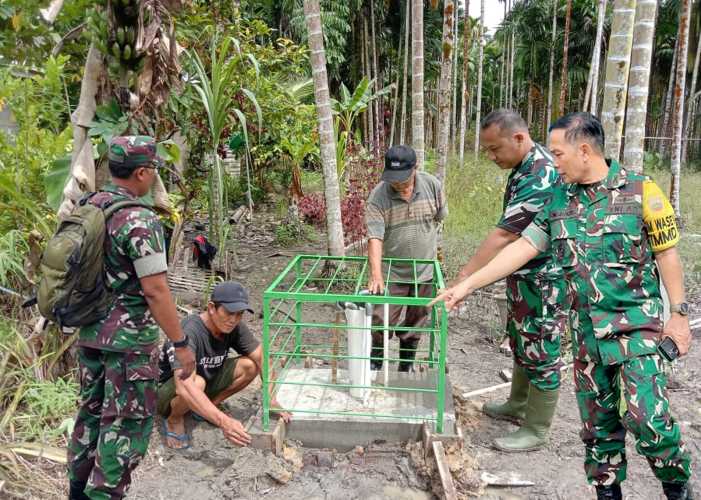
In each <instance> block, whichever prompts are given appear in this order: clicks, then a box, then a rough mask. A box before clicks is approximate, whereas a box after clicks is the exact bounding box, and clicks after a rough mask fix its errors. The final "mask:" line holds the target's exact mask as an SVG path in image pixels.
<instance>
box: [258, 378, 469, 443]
mask: <svg viewBox="0 0 701 500" xmlns="http://www.w3.org/2000/svg"><path fill="white" fill-rule="evenodd" d="M305 371H307V372H314V371H316V370H305ZM319 372H321V370H319ZM433 375H434V376H435V373H434V374H433ZM293 376H295V375H294V374H293ZM304 376H305V377H307V380H309V377H316V376H321V377H323V376H325V374H324V373H321V374H310V373H306V374H304ZM429 377H431V373H430V372H429V373H416V374H406V373H397V372H395V373H394V374H393V376H392V380H390V384H389V385H390V386H394V387H417V388H420V387H427V386H429V385H428V383H429V382H431V380H430V379H429ZM371 391H372V393H371V394H370V397H369V398H368V399H367V400H366V401H365V403H364V404H363V405H362V406H363V407H362V408H361V407H359V406H358V405H360V404H361V403H359V402H358V401H357V400H353V399H352V398H350V396H348V395H347V394H348V391H347V389H346V390H344V389H335V388H328V387H324V388H321V389H320V388H318V387H312V386H304V385H282V386H281V388H280V390H279V391H278V393H277V396H276V397H277V400H278V401H279V402H280V404H281V405H282V406H283V407H284V408H286V409H288V410H290V411H291V412H292V421H291V422H289V423H288V424H285V423H284V422H282V421H279V422H277V423H273V422H271V427H270V431H269V432H265V431H263V430H262V425H261V412H259V413H258V414H257V415H256V416H254V417H252V418H251V420H250V421H249V423H248V425H247V428H248V431H249V433H250V434H251V436H252V438H253V440H254V441H253V446H255V447H257V448H263V449H269V450H272V451H274V452H275V451H277V452H278V453H279V452H280V450H281V448H282V441H284V440H285V439H292V440H295V441H299V442H301V443H302V445H303V446H305V447H309V448H333V449H336V450H338V451H347V450H350V449H353V448H354V447H355V446H365V445H367V444H368V443H371V442H373V441H384V442H390V443H396V442H406V441H423V442H424V445H425V446H426V447H429V448H430V447H431V445H432V443H433V442H434V441H441V442H444V443H446V442H452V441H460V442H462V433H461V431H460V430H459V429H457V428H456V424H455V409H454V406H453V397H452V386H451V384H450V380H449V379H448V378H447V377H446V389H445V411H444V417H443V432H442V433H441V434H436V433H435V422H434V421H431V420H429V419H430V418H435V408H436V395H435V393H429V392H398V391H395V392H393V393H389V392H388V391H384V390H383V389H381V388H377V389H375V388H373V389H372V390H371ZM388 394H391V396H390V395H388ZM310 402H313V404H310ZM302 403H304V404H302ZM317 408H318V411H326V412H338V413H343V414H334V415H330V414H327V413H316V411H317V410H316V409H317ZM295 409H303V410H304V411H302V412H295ZM344 412H347V413H344ZM373 412H374V413H382V414H384V415H386V416H384V417H373V416H367V414H371V413H373ZM353 413H365V415H364V416H356V415H354V414H353ZM424 416H425V417H426V418H425V419H423V418H422V417H424ZM417 417H418V418H417Z"/></svg>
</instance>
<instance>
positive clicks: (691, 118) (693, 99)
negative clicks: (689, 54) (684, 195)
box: [682, 30, 701, 165]
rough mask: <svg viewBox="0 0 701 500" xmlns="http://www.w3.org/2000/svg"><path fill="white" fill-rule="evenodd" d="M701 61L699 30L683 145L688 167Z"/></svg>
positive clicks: (683, 157)
mask: <svg viewBox="0 0 701 500" xmlns="http://www.w3.org/2000/svg"><path fill="white" fill-rule="evenodd" d="M699 59H701V30H699V41H698V44H697V45H696V57H695V58H694V71H693V72H692V73H691V87H689V102H688V103H687V109H686V126H685V130H684V137H685V139H686V140H685V141H684V144H683V145H682V163H684V164H685V165H686V159H687V154H688V151H689V139H691V134H692V132H693V129H694V122H695V118H696V102H697V99H696V96H695V93H696V81H697V78H698V76H699Z"/></svg>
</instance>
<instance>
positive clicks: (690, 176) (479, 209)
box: [426, 155, 701, 281]
mask: <svg viewBox="0 0 701 500" xmlns="http://www.w3.org/2000/svg"><path fill="white" fill-rule="evenodd" d="M467 158H469V160H467ZM433 168H434V158H433V156H432V155H428V157H427V162H426V169H427V170H428V171H432V169H433ZM645 173H646V174H647V175H650V177H652V178H653V179H654V180H655V182H657V183H658V184H659V186H660V188H661V189H662V191H663V192H664V193H669V184H670V174H669V171H666V170H660V169H648V170H646V172H645ZM508 174H509V171H504V170H500V169H499V168H498V167H497V166H496V165H495V164H494V163H492V162H490V161H489V160H487V159H485V158H483V157H481V158H480V160H479V161H474V160H472V158H471V155H468V156H466V162H465V166H464V167H462V168H461V167H460V166H459V165H458V163H457V161H455V159H453V160H452V161H451V162H450V163H449V166H448V180H447V182H446V194H447V197H448V210H449V214H448V218H447V219H446V221H445V227H444V233H443V250H444V253H445V263H444V268H445V272H446V275H447V276H448V277H449V278H450V277H452V276H455V274H456V273H457V271H458V270H459V267H460V266H461V265H462V264H464V263H465V262H467V260H468V259H469V258H470V257H471V256H472V255H473V253H474V251H475V249H476V248H477V246H478V245H479V244H480V242H481V241H482V239H483V238H484V237H485V236H486V235H487V234H488V233H489V231H490V230H491V229H492V228H493V227H494V226H495V225H496V223H497V221H498V220H499V217H500V216H501V212H502V202H503V196H504V188H505V186H506V179H507V178H508ZM699 193H701V172H695V171H691V170H685V171H684V172H683V173H682V185H681V211H682V222H683V225H684V231H683V233H682V241H681V243H680V245H679V252H680V254H681V256H682V262H683V264H684V267H685V270H686V273H687V275H689V276H692V275H693V276H696V277H699V276H700V275H701V196H699ZM696 281H701V280H699V279H696Z"/></svg>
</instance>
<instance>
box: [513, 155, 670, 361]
mask: <svg viewBox="0 0 701 500" xmlns="http://www.w3.org/2000/svg"><path fill="white" fill-rule="evenodd" d="M670 213H671V217H670ZM663 226H664V227H663ZM523 237H525V238H526V239H528V240H529V241H530V242H531V243H532V244H533V246H535V247H536V248H537V249H538V250H541V251H545V250H547V249H549V248H550V249H551V250H552V256H553V263H554V267H555V269H556V270H557V271H558V272H559V273H560V276H561V278H562V279H564V280H565V283H566V286H567V292H566V297H567V299H566V302H567V304H566V305H567V306H569V307H568V308H569V309H570V314H571V317H570V324H571V328H572V334H573V348H574V350H575V352H574V355H575V357H576V358H577V359H579V360H582V361H593V362H595V363H601V364H606V365H608V364H615V363H620V362H622V361H624V360H626V359H630V358H634V357H637V356H641V355H645V354H650V353H653V352H655V350H656V348H657V339H658V338H659V335H660V332H661V331H662V326H663V325H662V298H661V295H660V286H659V274H658V271H657V266H656V264H655V260H654V252H656V251H661V250H664V249H666V248H670V247H671V246H674V245H675V244H676V243H677V241H678V238H679V235H678V231H677V228H676V224H675V222H674V217H673V212H671V207H670V206H669V202H668V201H667V199H666V198H665V197H664V195H663V194H662V193H661V191H660V190H659V188H658V187H657V186H656V185H655V183H654V182H652V181H650V180H649V179H647V178H645V177H643V176H641V175H638V174H635V173H633V172H628V171H626V170H625V169H622V168H621V167H620V166H619V165H618V163H617V162H616V161H611V162H610V168H609V172H608V175H607V177H606V178H605V179H604V180H602V181H601V182H599V183H596V184H591V185H580V184H563V185H561V186H559V187H558V188H557V189H556V190H555V193H554V195H553V199H552V202H551V203H550V204H549V205H548V206H547V207H546V208H545V209H544V210H543V211H542V212H540V213H539V214H538V215H537V216H536V218H535V220H534V221H533V223H532V224H531V225H530V226H528V228H526V230H525V231H524V232H523Z"/></svg>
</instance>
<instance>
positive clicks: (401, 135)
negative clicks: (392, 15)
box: [399, 3, 411, 144]
mask: <svg viewBox="0 0 701 500" xmlns="http://www.w3.org/2000/svg"><path fill="white" fill-rule="evenodd" d="M404 8H405V9H406V13H405V19H404V67H403V68H402V71H403V73H404V75H403V76H402V119H401V123H400V124H399V143H400V144H406V133H405V130H406V129H405V127H406V86H407V73H408V71H407V67H408V65H409V30H410V27H409V22H410V15H409V14H410V12H411V6H410V5H409V4H408V3H407V4H406V5H405V6H404Z"/></svg>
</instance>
